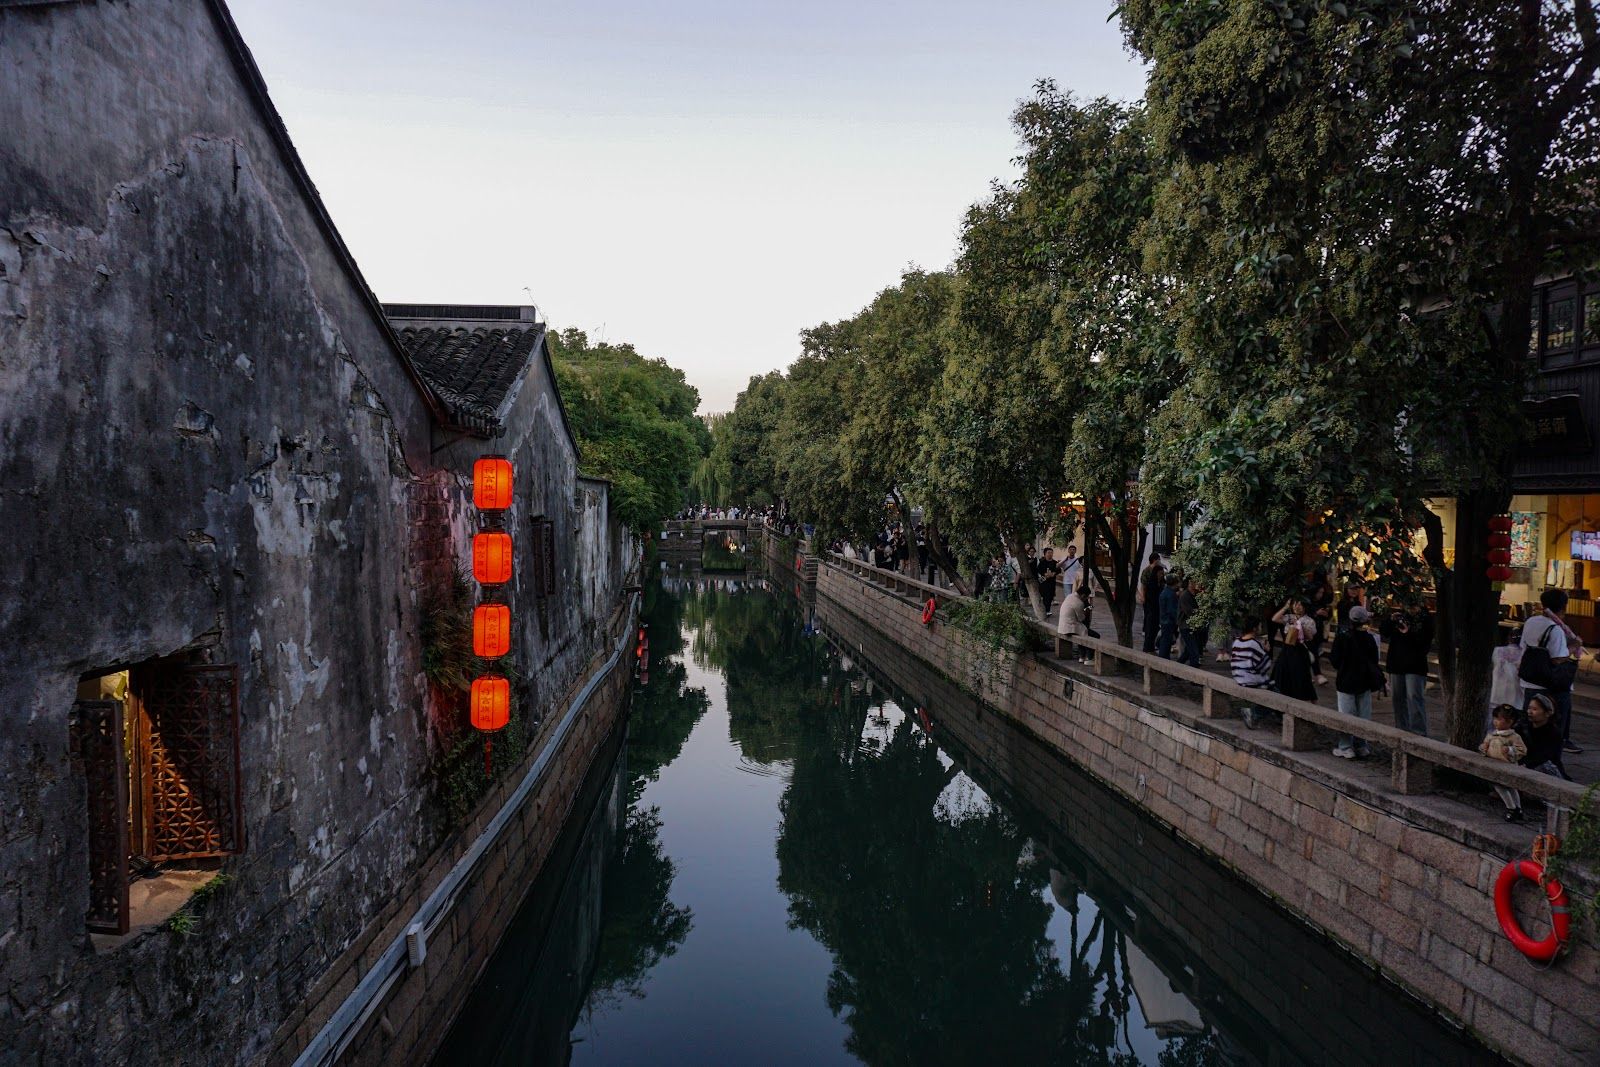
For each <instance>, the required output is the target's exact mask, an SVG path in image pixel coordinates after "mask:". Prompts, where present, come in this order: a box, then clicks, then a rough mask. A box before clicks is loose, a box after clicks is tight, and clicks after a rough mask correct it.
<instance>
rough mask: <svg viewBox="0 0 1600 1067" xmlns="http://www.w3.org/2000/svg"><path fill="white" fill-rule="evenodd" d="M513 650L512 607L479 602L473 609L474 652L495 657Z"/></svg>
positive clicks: (485, 657)
mask: <svg viewBox="0 0 1600 1067" xmlns="http://www.w3.org/2000/svg"><path fill="white" fill-rule="evenodd" d="M510 651H511V609H510V608H508V607H506V606H505V605H504V604H479V605H478V606H477V607H476V608H474V609H473V610H472V654H473V655H474V656H481V657H483V658H484V659H494V658H495V657H496V656H503V655H505V654H506V653H507V652H510Z"/></svg>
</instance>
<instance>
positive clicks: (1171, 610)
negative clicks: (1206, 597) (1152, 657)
mask: <svg viewBox="0 0 1600 1067" xmlns="http://www.w3.org/2000/svg"><path fill="white" fill-rule="evenodd" d="M1182 584H1183V579H1182V578H1179V577H1178V576H1177V575H1176V574H1169V575H1167V584H1166V587H1165V588H1164V589H1162V590H1161V633H1160V635H1159V636H1158V637H1157V638H1156V655H1158V656H1160V657H1161V658H1162V659H1171V658H1172V645H1173V642H1174V641H1176V640H1177V637H1178V587H1179V586H1180V585H1182Z"/></svg>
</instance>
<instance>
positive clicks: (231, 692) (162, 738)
mask: <svg viewBox="0 0 1600 1067" xmlns="http://www.w3.org/2000/svg"><path fill="white" fill-rule="evenodd" d="M140 697H141V706H142V707H141V710H142V714H141V715H140V717H139V730H140V738H139V741H140V745H139V750H140V753H141V757H142V760H143V763H144V766H143V768H142V769H143V772H144V773H143V778H144V801H145V803H144V828H143V829H144V842H143V848H142V849H141V851H142V852H143V853H144V855H146V856H147V857H149V858H150V859H152V860H157V861H159V860H174V859H195V858H199V857H203V856H225V855H231V854H233V853H236V852H240V851H242V850H243V848H244V820H243V811H242V806H241V804H240V796H239V672H238V668H236V667H232V666H222V667H211V666H199V667H174V668H166V669H160V670H156V671H152V672H151V673H150V674H149V676H147V677H146V678H145V679H143V685H142V686H141V692H140Z"/></svg>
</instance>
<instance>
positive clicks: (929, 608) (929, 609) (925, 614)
mask: <svg viewBox="0 0 1600 1067" xmlns="http://www.w3.org/2000/svg"><path fill="white" fill-rule="evenodd" d="M938 606H939V602H938V601H937V600H935V599H934V598H933V597H929V598H928V602H927V603H926V604H924V605H922V625H924V626H927V625H929V624H931V623H932V622H933V613H934V610H935V609H937V608H938Z"/></svg>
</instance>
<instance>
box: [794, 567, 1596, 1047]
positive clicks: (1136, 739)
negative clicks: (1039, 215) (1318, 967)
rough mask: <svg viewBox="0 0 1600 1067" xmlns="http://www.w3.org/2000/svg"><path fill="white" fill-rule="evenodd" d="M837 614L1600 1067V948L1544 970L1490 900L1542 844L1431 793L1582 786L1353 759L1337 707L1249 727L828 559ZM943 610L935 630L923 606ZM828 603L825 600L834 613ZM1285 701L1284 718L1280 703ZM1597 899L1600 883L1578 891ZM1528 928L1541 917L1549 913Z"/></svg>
mask: <svg viewBox="0 0 1600 1067" xmlns="http://www.w3.org/2000/svg"><path fill="white" fill-rule="evenodd" d="M816 594H817V600H818V604H819V605H827V606H829V608H830V609H832V608H837V609H841V610H843V611H845V612H847V613H849V614H850V615H852V616H854V617H855V618H857V619H859V620H861V621H862V622H863V623H865V624H867V625H868V626H870V627H871V628H873V629H874V630H876V631H877V632H879V633H881V634H882V635H884V636H885V637H886V638H887V639H888V640H889V641H891V642H892V643H894V644H895V645H897V646H899V647H900V648H902V649H904V650H905V651H906V652H907V653H909V654H910V655H911V656H913V657H915V658H916V659H917V660H920V661H921V662H922V663H924V664H926V665H927V666H929V667H931V668H933V669H934V670H935V671H937V672H939V673H940V674H942V675H944V676H946V677H947V678H949V679H951V680H954V681H956V682H958V683H960V684H962V685H963V686H965V687H966V688H968V689H969V690H972V691H974V692H976V693H977V694H978V695H979V696H980V697H981V698H982V699H983V701H984V703H986V704H988V705H989V706H991V707H993V708H994V709H996V710H997V711H998V712H1000V713H1001V714H1002V715H1004V716H1005V717H1006V718H1007V719H1009V720H1010V721H1011V722H1013V723H1015V724H1016V725H1017V726H1019V727H1021V728H1022V729H1023V730H1025V731H1026V732H1028V733H1029V734H1031V735H1033V736H1034V737H1035V738H1037V739H1039V740H1040V741H1042V742H1043V743H1044V744H1045V745H1047V746H1049V747H1050V748H1051V749H1053V750H1054V751H1056V752H1058V753H1060V754H1061V755H1063V756H1065V757H1067V758H1068V759H1069V760H1071V761H1072V762H1073V763H1074V764H1076V765H1077V766H1079V767H1081V768H1083V769H1084V770H1086V771H1088V772H1089V773H1090V774H1091V775H1093V776H1094V777H1095V778H1096V779H1098V780H1099V781H1100V782H1102V783H1103V784H1105V785H1106V786H1108V787H1110V788H1111V789H1113V790H1115V791H1117V792H1118V793H1120V794H1122V795H1123V796H1125V797H1127V798H1128V799H1130V800H1132V801H1133V802H1134V803H1136V804H1137V805H1138V806H1139V807H1140V808H1142V809H1143V810H1144V811H1145V812H1146V813H1148V814H1149V815H1151V816H1152V817H1154V818H1155V819H1157V820H1158V821H1160V822H1162V823H1164V824H1166V825H1167V826H1169V827H1171V828H1172V829H1173V830H1174V831H1175V832H1176V833H1177V834H1178V835H1179V836H1180V837H1181V838H1183V839H1184V840H1186V841H1188V842H1189V843H1190V844H1192V845H1194V846H1195V847H1197V848H1198V849H1200V850H1201V851H1202V852H1204V853H1205V854H1206V855H1207V856H1209V857H1211V858H1212V859H1214V860H1216V861H1218V862H1220V863H1222V864H1224V865H1225V866H1227V867H1228V868H1230V869H1231V870H1232V871H1233V872H1234V873H1235V874H1236V875H1237V876H1238V877H1240V878H1242V879H1244V880H1245V881H1247V882H1248V883H1250V884H1251V885H1253V886H1255V887H1256V888H1258V889H1260V890H1261V891H1262V892H1264V893H1266V894H1267V895H1269V896H1270V897H1272V898H1273V899H1275V900H1276V901H1278V902H1279V904H1281V905H1282V906H1283V907H1284V908H1286V909H1288V910H1289V911H1290V912H1291V913H1292V914H1294V915H1296V916H1298V917H1299V918H1301V919H1303V920H1304V921H1306V922H1309V923H1311V924H1312V925H1313V926H1315V927H1316V928H1318V929H1319V930H1321V931H1323V932H1324V933H1326V934H1327V935H1328V936H1329V937H1331V938H1332V939H1334V940H1335V941H1336V942H1338V943H1339V944H1340V945H1342V946H1344V947H1345V948H1346V949H1348V950H1349V951H1350V952H1352V953H1354V954H1355V955H1356V956H1357V957H1358V958H1360V959H1362V960H1365V961H1366V962H1368V963H1369V964H1370V965H1371V966H1373V967H1375V968H1377V969H1379V970H1380V971H1381V972H1382V973H1383V974H1384V975H1385V976H1386V977H1387V978H1388V979H1390V980H1391V981H1393V982H1395V983H1397V984H1398V985H1400V986H1401V987H1403V988H1404V989H1406V990H1407V991H1409V992H1410V993H1412V994H1413V995H1415V996H1416V997H1418V998H1419V999H1421V1000H1422V1001H1423V1002H1424V1003H1426V1004H1428V1005H1430V1006H1431V1007H1433V1008H1434V1009H1436V1010H1437V1011H1439V1012H1440V1013H1442V1014H1443V1015H1444V1016H1446V1017H1447V1018H1449V1019H1451V1020H1452V1021H1454V1022H1456V1023H1459V1024H1460V1025H1462V1026H1464V1027H1467V1028H1469V1029H1470V1030H1471V1031H1472V1032H1473V1033H1475V1034H1476V1035H1477V1036H1478V1037H1479V1038H1480V1039H1482V1040H1483V1041H1484V1042H1485V1043H1487V1044H1488V1045H1490V1046H1491V1047H1492V1048H1494V1049H1496V1050H1497V1051H1499V1052H1501V1053H1503V1054H1504V1055H1506V1056H1508V1057H1510V1058H1512V1059H1515V1060H1518V1061H1522V1062H1528V1063H1533V1062H1538V1063H1541V1064H1547V1063H1572V1064H1579V1063H1594V1062H1596V1061H1597V1059H1600V1028H1597V1023H1600V952H1597V951H1596V948H1595V944H1594V935H1593V933H1592V931H1588V930H1584V931H1583V932H1581V933H1580V934H1579V935H1578V936H1577V937H1576V938H1575V939H1574V941H1573V943H1572V946H1571V951H1570V952H1569V953H1568V954H1567V955H1565V956H1563V957H1562V958H1561V959H1560V960H1559V962H1558V963H1557V964H1556V965H1555V966H1554V967H1552V968H1550V969H1547V970H1540V969H1537V968H1535V967H1533V966H1532V965H1531V964H1530V963H1529V962H1528V960H1527V959H1526V958H1524V957H1523V956H1522V955H1521V954H1520V953H1519V952H1518V951H1517V950H1516V949H1515V948H1513V947H1512V945H1511V944H1510V942H1509V941H1507V940H1506V938H1505V936H1504V934H1503V933H1502V932H1501V930H1500V928H1499V925H1498V923H1497V921H1496V919H1495V914H1494V908H1493V906H1492V902H1491V898H1490V893H1491V889H1492V887H1493V884H1494V880H1495V877H1496V876H1497V875H1498V874H1499V872H1500V869H1501V868H1502V867H1503V866H1504V865H1505V863H1506V862H1507V861H1508V860H1510V859H1512V858H1514V857H1515V856H1517V855H1519V854H1521V853H1523V852H1524V851H1525V850H1526V849H1527V847H1528V845H1529V841H1530V839H1531V837H1532V831H1531V830H1526V829H1523V828H1511V827H1507V826H1505V825H1504V824H1502V823H1500V822H1499V821H1498V820H1497V819H1496V818H1495V817H1494V816H1493V813H1492V811H1491V810H1490V809H1488V808H1486V807H1484V806H1482V805H1481V804H1477V803H1473V802H1472V799H1471V798H1465V799H1464V798H1461V797H1452V796H1448V795H1444V794H1442V793H1438V792H1434V791H1432V769H1433V768H1434V767H1446V768H1449V769H1451V770H1452V771H1455V772H1457V773H1465V774H1469V775H1472V776H1473V777H1476V778H1479V779H1481V780H1484V781H1490V782H1499V783H1502V784H1512V785H1516V786H1518V787H1520V788H1522V790H1523V793H1524V795H1525V796H1536V797H1540V798H1542V799H1546V800H1549V801H1552V802H1554V803H1556V804H1558V805H1562V806H1566V807H1569V808H1570V807H1572V806H1574V805H1575V804H1576V803H1577V801H1578V798H1579V796H1580V795H1581V790H1580V789H1579V788H1578V787H1576V786H1573V785H1571V784H1570V783H1564V782H1558V781H1556V780H1554V779H1550V778H1546V777H1544V776H1539V775H1533V774H1531V773H1529V772H1525V771H1523V770H1521V769H1520V768H1511V767H1506V766H1505V765H1497V764H1491V763H1488V761H1483V760H1479V759H1478V758H1477V757H1476V756H1473V755H1471V754H1468V753H1462V752H1460V751H1459V750H1454V749H1450V748H1449V747H1448V746H1444V745H1440V744H1438V743H1435V742H1427V741H1426V740H1425V739H1421V738H1412V737H1410V736H1409V735H1401V734H1400V733H1399V732H1398V731H1395V730H1393V729H1392V728H1390V727H1386V726H1381V725H1376V724H1366V725H1363V726H1361V727H1359V728H1356V732H1360V733H1362V734H1364V735H1366V736H1367V737H1368V738H1369V740H1370V741H1371V742H1372V743H1373V744H1375V745H1381V746H1383V747H1385V748H1386V749H1388V750H1389V751H1390V752H1391V753H1392V757H1391V760H1390V761H1389V763H1388V764H1387V765H1386V766H1383V767H1381V768H1375V767H1373V766H1372V765H1371V764H1370V763H1369V764H1358V765H1354V766H1352V765H1350V764H1348V763H1346V762H1345V761H1341V760H1336V759H1335V758H1334V757H1333V756H1332V755H1331V754H1329V753H1328V751H1327V747H1328V746H1327V745H1326V744H1325V743H1324V738H1323V737H1322V731H1323V730H1324V729H1326V728H1327V727H1328V726H1332V725H1339V726H1349V725H1350V723H1349V720H1342V719H1341V717H1340V716H1338V715H1337V713H1335V712H1333V711H1331V710H1330V709H1327V708H1317V707H1315V706H1313V705H1307V704H1303V703H1297V702H1293V701H1287V700H1284V699H1283V698H1278V697H1276V696H1275V695H1272V694H1266V695H1264V696H1262V697H1258V698H1257V699H1255V701H1254V702H1255V703H1257V704H1258V705H1270V706H1272V707H1274V708H1275V709H1279V710H1283V711H1285V712H1286V713H1287V714H1286V717H1285V725H1284V728H1283V730H1282V732H1281V734H1274V733H1269V732H1264V731H1247V730H1246V729H1245V728H1244V726H1243V724H1242V723H1241V722H1240V721H1239V720H1238V719H1237V718H1234V717H1233V716H1232V713H1231V710H1230V702H1231V700H1234V699H1238V698H1240V697H1242V696H1244V695H1245V694H1244V692H1243V691H1241V690H1238V689H1237V687H1234V686H1232V684H1231V683H1229V682H1227V681H1226V680H1224V679H1220V678H1218V677H1217V676H1216V675H1212V674H1209V673H1207V672H1204V671H1191V670H1190V669H1189V668H1185V667H1182V666H1179V665H1176V664H1172V663H1168V662H1167V661H1164V660H1157V659H1155V658H1154V657H1145V656H1144V655H1143V654H1142V653H1138V652H1133V651H1131V650H1128V649H1122V648H1120V647H1118V646H1116V645H1115V644H1112V643H1108V642H1101V641H1086V642H1084V644H1085V645H1086V646H1088V647H1089V649H1090V650H1091V651H1092V652H1093V653H1094V657H1095V658H1094V664H1093V666H1092V667H1089V668H1085V667H1080V666H1079V665H1077V664H1075V663H1068V662H1066V661H1065V660H1063V659H1061V658H1059V657H1056V656H1051V655H1045V654H1039V655H1035V654H1032V653H1027V652H1022V653H1015V652H1007V651H997V650H995V649H992V648H990V647H989V646H988V645H986V644H984V643H983V642H980V641H978V640H976V639H974V638H973V637H972V636H971V635H970V634H968V633H967V632H966V631H964V630H962V629H960V628H959V627H956V626H953V625H951V624H950V623H948V622H947V621H945V619H944V618H943V617H942V616H944V615H947V614H948V607H949V604H950V603H951V602H952V601H953V600H956V599H958V598H955V597H954V596H953V595H952V594H950V593H949V591H947V590H937V589H933V588H932V587H929V586H925V585H923V584H922V583H919V582H916V581H913V580H910V579H906V578H904V577H901V576H898V575H890V574H886V573H884V572H881V571H874V570H873V569H872V568H870V567H865V566H862V565H861V564H859V563H857V562H855V561H850V560H845V559H843V558H841V557H831V558H829V559H825V560H821V561H820V565H819V568H818V572H817V580H816ZM929 597H932V598H934V599H935V600H936V601H937V602H938V604H939V605H940V608H939V611H938V612H936V614H935V618H934V620H933V622H932V623H931V624H928V625H924V624H923V622H922V611H923V605H924V604H925V602H926V600H927V599H928V598H929ZM821 610H822V607H820V606H819V611H821ZM1280 705H1281V707H1280ZM1574 888H1575V889H1578V890H1580V891H1583V892H1585V895H1587V892H1589V891H1592V889H1593V886H1592V884H1584V885H1580V886H1576V887H1574ZM1527 911H1528V914H1527V915H1526V916H1525V919H1524V921H1525V924H1526V925H1527V926H1528V927H1529V928H1530V929H1531V928H1534V927H1535V925H1536V924H1537V922H1538V919H1536V918H1535V917H1534V916H1533V908H1531V907H1529V908H1528V909H1527Z"/></svg>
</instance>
